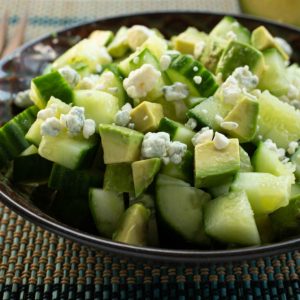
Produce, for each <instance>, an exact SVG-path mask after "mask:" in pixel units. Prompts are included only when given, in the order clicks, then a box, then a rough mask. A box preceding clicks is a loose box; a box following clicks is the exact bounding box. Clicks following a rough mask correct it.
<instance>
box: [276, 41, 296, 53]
mask: <svg viewBox="0 0 300 300" xmlns="http://www.w3.org/2000/svg"><path fill="white" fill-rule="evenodd" d="M275 41H276V43H277V44H278V45H279V46H280V47H281V48H282V49H283V51H284V52H285V53H286V54H287V55H288V56H291V55H292V53H293V49H292V47H291V45H290V44H289V43H288V42H287V41H286V40H285V39H283V38H280V37H275Z"/></svg>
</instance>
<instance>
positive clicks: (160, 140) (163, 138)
mask: <svg viewBox="0 0 300 300" xmlns="http://www.w3.org/2000/svg"><path fill="white" fill-rule="evenodd" d="M186 150H187V146H186V144H183V143H181V142H178V141H175V142H171V140H170V135H169V134H168V133H166V132H157V133H153V132H148V133H146V134H145V136H144V140H143V143H142V151H141V152H142V157H144V158H151V157H160V158H162V160H163V162H164V163H165V164H167V163H169V162H172V163H174V164H179V163H181V161H182V157H183V156H184V155H185V153H186Z"/></svg>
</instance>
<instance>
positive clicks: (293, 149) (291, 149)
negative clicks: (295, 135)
mask: <svg viewBox="0 0 300 300" xmlns="http://www.w3.org/2000/svg"><path fill="white" fill-rule="evenodd" d="M298 147H299V144H298V142H295V141H293V142H290V143H289V146H288V148H287V153H288V154H290V155H292V154H294V153H295V152H296V150H297V148H298Z"/></svg>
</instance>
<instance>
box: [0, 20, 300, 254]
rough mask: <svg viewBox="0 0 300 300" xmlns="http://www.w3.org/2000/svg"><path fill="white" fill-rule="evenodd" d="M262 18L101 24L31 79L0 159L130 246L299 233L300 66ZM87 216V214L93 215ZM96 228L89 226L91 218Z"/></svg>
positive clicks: (41, 192)
mask: <svg viewBox="0 0 300 300" xmlns="http://www.w3.org/2000/svg"><path fill="white" fill-rule="evenodd" d="M291 54H292V49H291V47H290V45H289V44H288V43H287V42H286V41H285V40H283V39H282V38H278V37H273V36H272V34H271V33H270V32H269V31H268V30H267V29H266V28H265V27H264V26H260V27H258V28H256V29H255V30H254V31H252V32H250V31H249V30H248V29H247V28H245V27H244V26H243V25H242V24H240V23H239V22H237V20H235V19H234V18H232V17H224V18H223V19H222V20H221V21H220V22H219V23H218V24H217V25H216V26H215V27H214V28H213V29H212V31H211V32H210V33H208V34H207V33H205V32H200V31H199V30H197V29H196V28H193V27H189V28H187V29H186V30H185V31H184V32H182V33H180V34H179V35H177V36H173V37H172V38H171V39H170V40H167V39H166V38H165V37H164V36H163V35H162V34H161V33H160V32H159V31H157V30H156V29H150V28H147V27H145V26H141V25H134V26H132V27H130V28H127V27H122V28H120V29H119V30H118V32H117V33H116V34H114V33H113V32H111V31H102V30H96V31H94V32H92V33H91V34H90V36H89V37H88V38H86V39H83V40H81V41H80V42H79V43H77V44H75V45H74V46H73V47H72V48H70V49H69V50H67V51H66V52H65V53H64V54H62V55H61V56H60V57H58V58H57V59H56V60H55V61H54V62H53V63H52V64H51V65H49V66H48V67H47V68H46V69H45V71H44V73H43V74H42V75H41V76H38V77H36V78H34V79H33V80H32V82H31V87H30V90H28V91H23V92H21V93H20V94H19V95H17V98H16V101H15V104H16V105H19V106H22V105H23V106H27V105H29V107H27V108H26V109H24V110H23V111H22V112H21V113H20V114H18V115H17V116H15V117H14V118H13V119H11V120H10V121H9V122H7V123H6V124H5V125H4V126H2V127H1V128H0V168H1V169H2V172H3V173H5V172H7V170H12V172H8V173H7V174H12V175H11V179H12V180H13V182H14V183H16V184H18V185H19V186H22V187H24V186H25V187H27V188H28V187H30V191H31V199H32V201H34V202H35V203H36V204H37V205H39V206H41V207H44V208H45V207H47V209H48V210H49V211H50V213H51V214H53V215H54V216H56V217H57V218H59V219H60V220H62V221H63V222H65V223H67V224H70V225H73V226H76V227H78V228H86V225H87V224H88V225H89V226H94V227H95V228H96V229H97V231H98V233H99V234H100V235H101V236H102V237H105V238H109V239H113V240H115V241H118V242H123V243H128V244H133V245H138V246H145V245H148V246H161V247H169V248H170V247H177V248H200V249H201V248H210V249H213V248H227V247H230V248H232V247H241V246H256V245H260V244H266V243H271V242H274V241H278V240H282V239H286V238H288V237H290V236H292V235H297V234H299V233H300V184H299V183H298V181H300V148H299V142H298V141H299V139H300V111H299V110H298V109H299V107H300V67H299V66H298V65H297V64H291V63H290V57H291ZM92 223H93V225H91V224H92ZM89 228H91V227H89Z"/></svg>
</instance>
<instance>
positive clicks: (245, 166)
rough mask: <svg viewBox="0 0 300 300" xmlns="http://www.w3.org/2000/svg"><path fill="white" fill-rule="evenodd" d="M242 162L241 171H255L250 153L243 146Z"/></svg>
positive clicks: (241, 152)
mask: <svg viewBox="0 0 300 300" xmlns="http://www.w3.org/2000/svg"><path fill="white" fill-rule="evenodd" d="M240 162H241V167H240V172H252V171H253V167H252V165H251V160H250V157H249V154H248V153H247V152H246V151H245V150H244V149H243V148H242V147H241V146H240Z"/></svg>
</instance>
